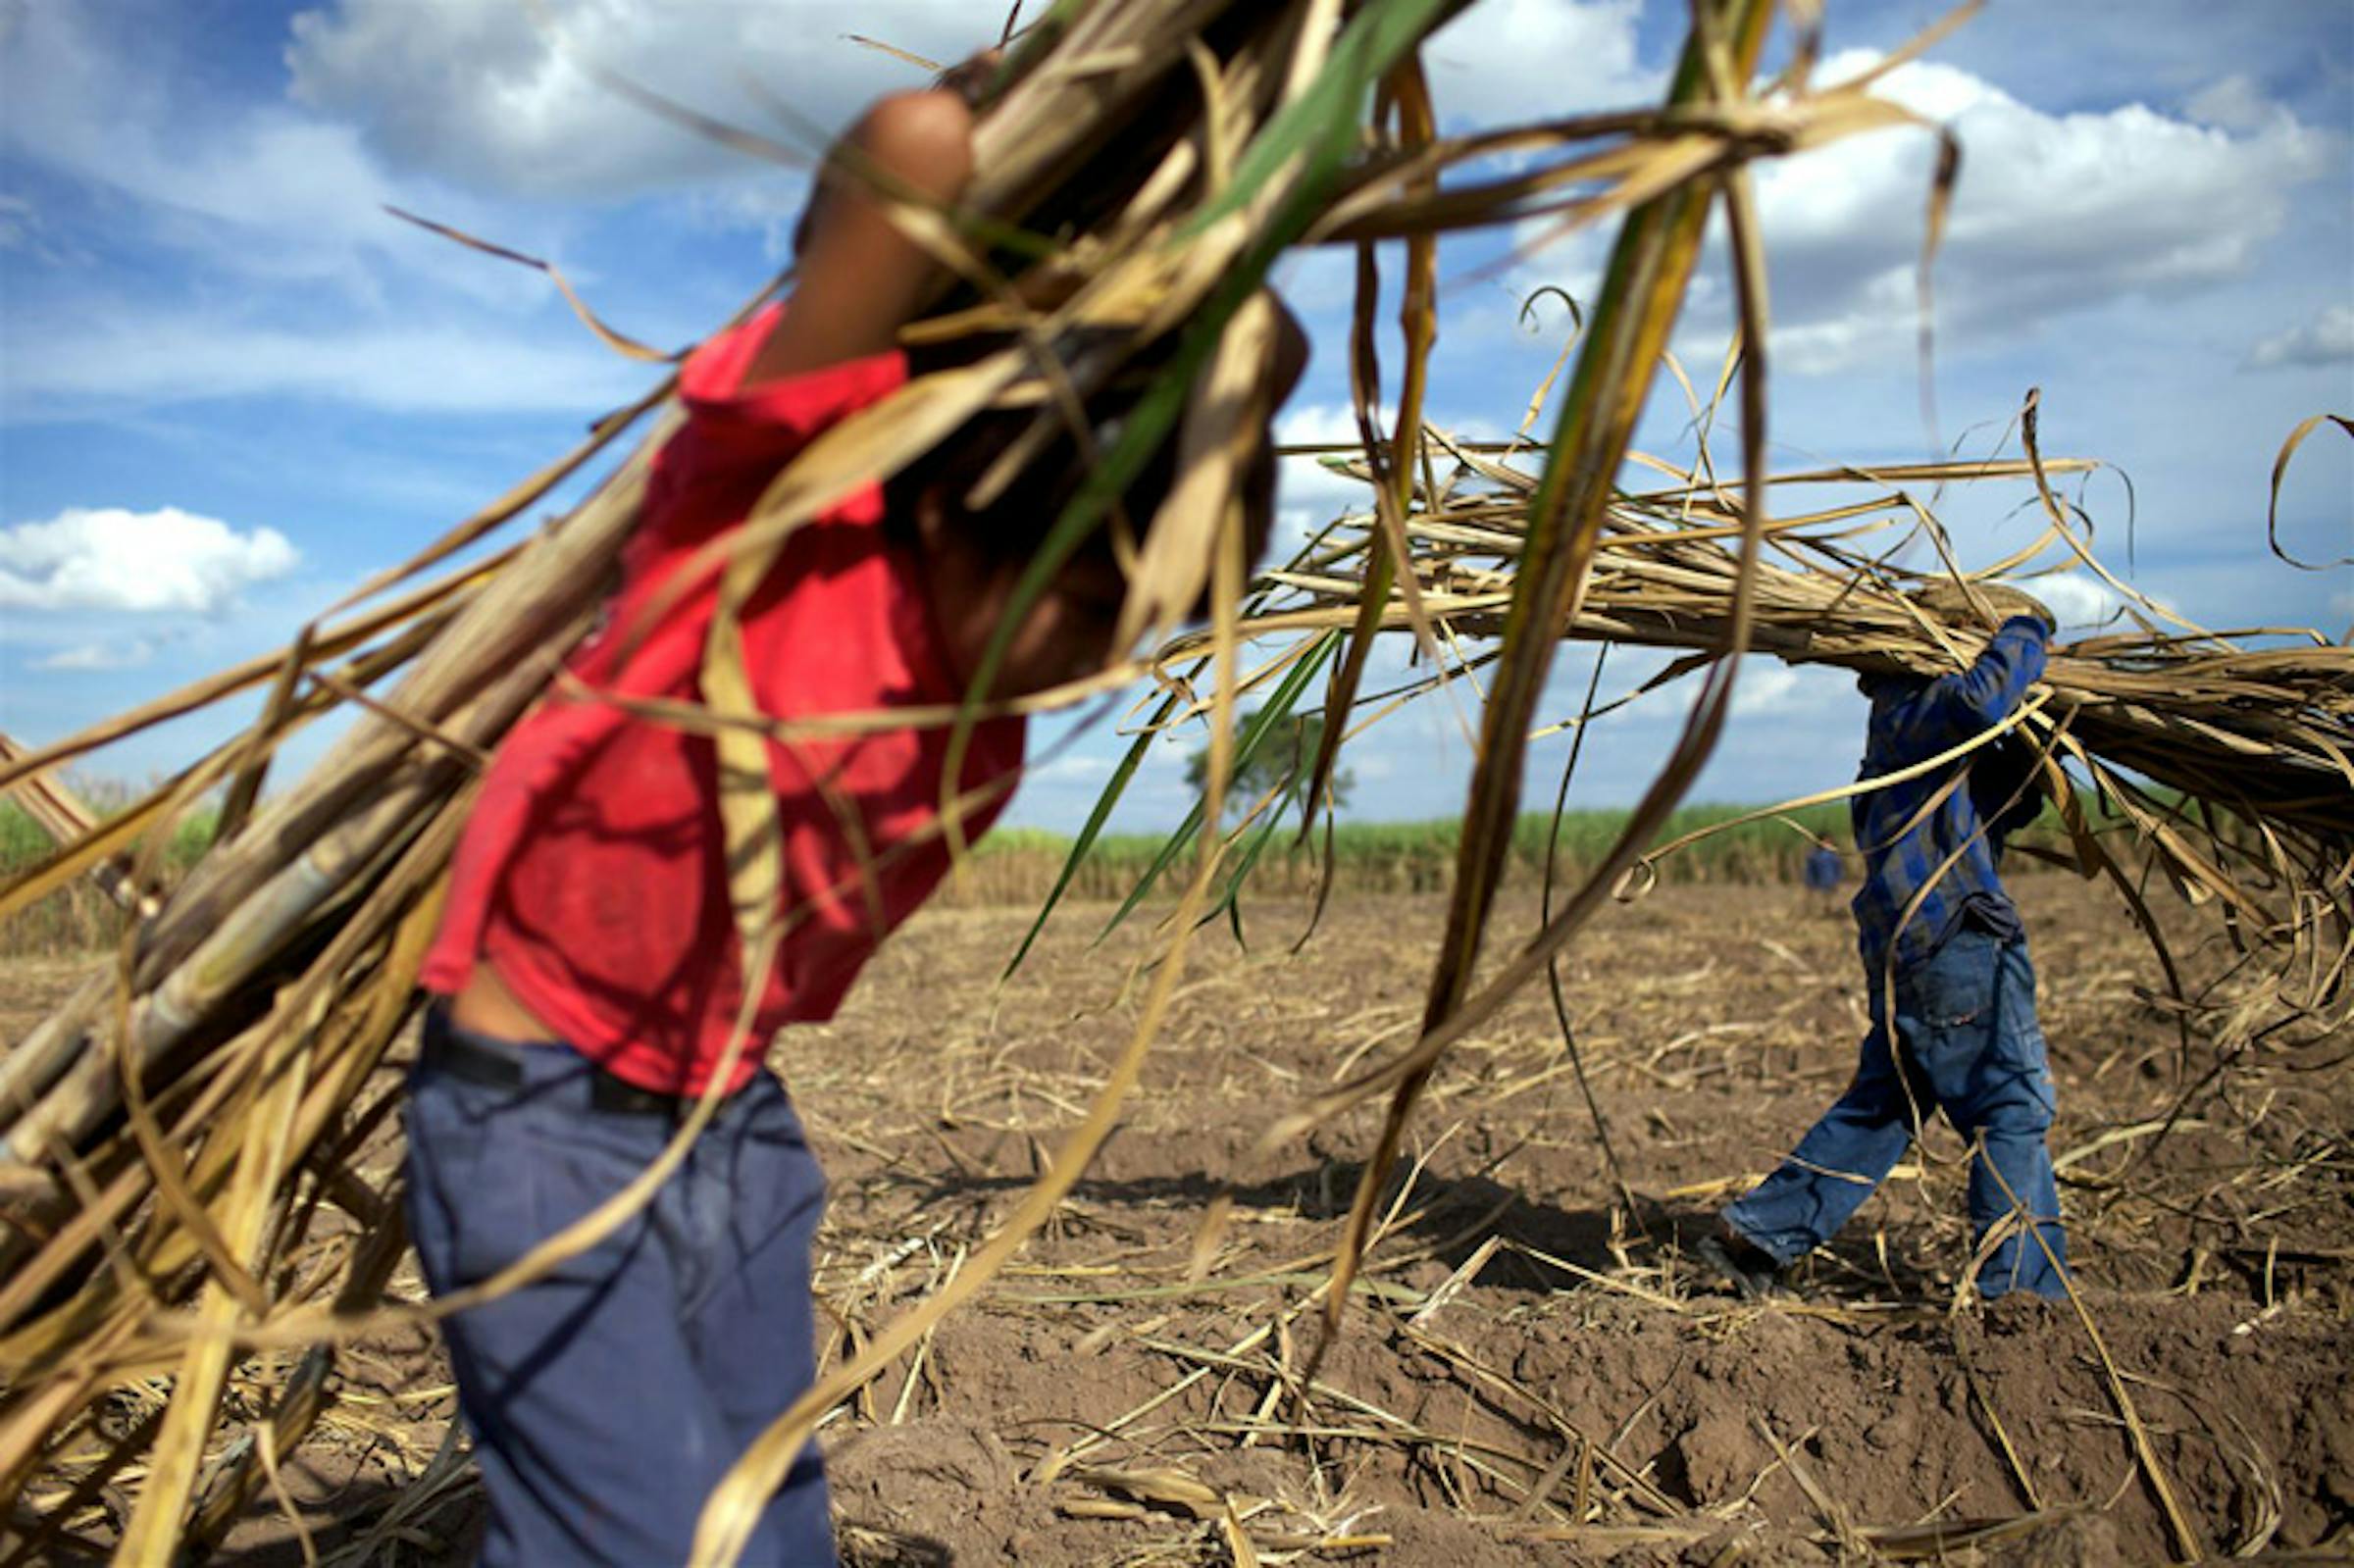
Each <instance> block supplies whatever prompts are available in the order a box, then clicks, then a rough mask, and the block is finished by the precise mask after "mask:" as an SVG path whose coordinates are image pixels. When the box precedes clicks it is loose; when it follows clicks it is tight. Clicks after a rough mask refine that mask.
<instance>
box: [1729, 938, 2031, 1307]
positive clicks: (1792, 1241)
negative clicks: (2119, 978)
mask: <svg viewBox="0 0 2354 1568" xmlns="http://www.w3.org/2000/svg"><path fill="white" fill-rule="evenodd" d="M1895 1003H1896V1005H1895V1007H1894V1009H1893V1017H1891V1009H1889V1008H1888V1007H1887V1006H1886V1005H1885V1004H1884V1001H1883V998H1882V996H1881V994H1880V984H1879V977H1878V976H1877V975H1874V976H1873V977H1872V996H1871V1017H1872V1027H1871V1033H1869V1034H1868V1035H1867V1036H1865V1037H1864V1046H1863V1060H1862V1062H1861V1063H1860V1064H1859V1065H1858V1067H1857V1068H1856V1077H1855V1082H1854V1083H1852V1084H1850V1085H1849V1086H1848V1089H1847V1092H1846V1093H1845V1094H1843V1095H1841V1096H1840V1098H1839V1101H1838V1103H1837V1104H1835V1105H1833V1106H1832V1107H1831V1108H1830V1109H1829V1110H1828V1111H1826V1112H1824V1113H1823V1116H1822V1120H1820V1121H1818V1122H1817V1123H1816V1124H1815V1126H1814V1129H1813V1130H1812V1131H1810V1132H1809V1133H1808V1134H1807V1136H1806V1137H1805V1138H1803V1139H1801V1140H1800V1142H1799V1145H1798V1147H1797V1148H1796V1149H1795V1150H1794V1151H1792V1153H1791V1154H1790V1155H1789V1157H1788V1158H1786V1159H1784V1160H1783V1161H1782V1163H1781V1165H1780V1167H1779V1168H1778V1169H1777V1170H1775V1171H1774V1173H1773V1174H1772V1175H1771V1176H1768V1177H1767V1178H1766V1180H1765V1181H1763V1182H1761V1183H1759V1184H1758V1186H1757V1187H1755V1188H1754V1189H1751V1190H1750V1191H1749V1192H1748V1194H1747V1195H1745V1196H1743V1197H1741V1198H1740V1199H1738V1200H1737V1201H1735V1202H1734V1203H1733V1204H1732V1205H1731V1206H1730V1207H1728V1208H1726V1209H1725V1210H1724V1216H1723V1217H1724V1219H1725V1221H1726V1223H1727V1224H1729V1225H1730V1226H1731V1227H1732V1228H1733V1229H1734V1230H1735V1231H1737V1232H1739V1233H1740V1234H1741V1235H1742V1236H1744V1237H1746V1238H1748V1239H1750V1240H1751V1241H1753V1242H1755V1243H1756V1244H1757V1245H1758V1246H1760V1247H1762V1248H1763V1249H1765V1250H1766V1252H1767V1253H1769V1254H1771V1255H1772V1256H1773V1258H1774V1259H1775V1260H1776V1261H1778V1262H1780V1263H1783V1264H1789V1263H1793V1262H1796V1261H1797V1260H1798V1259H1799V1258H1801V1257H1804V1256H1805V1255H1806V1254H1807V1253H1808V1252H1811V1251H1813V1250H1814V1249H1815V1248H1816V1247H1817V1246H1820V1245H1821V1244H1822V1243H1823V1242H1824V1241H1826V1240H1828V1239H1830V1238H1831V1237H1832V1235H1833V1234H1835V1233H1836V1232H1837V1231H1838V1229H1839V1228H1840V1227H1841V1226H1842V1225H1845V1224H1846V1223H1847V1221H1848V1217H1849V1216H1850V1215H1852V1214H1854V1213H1855V1211H1856V1209H1857V1207H1858V1206H1859V1205H1860V1204H1862V1203H1863V1201H1864V1200H1865V1199H1866V1198H1868V1197H1869V1196H1870V1195H1871V1193H1872V1190H1873V1189H1875V1188H1877V1187H1878V1186H1879V1185H1880V1183H1881V1182H1882V1181H1884V1180H1886V1178H1887V1175H1888V1172H1889V1171H1890V1170H1891V1169H1892V1168H1894V1166H1895V1165H1896V1162H1897V1159H1898V1157H1899V1156H1901V1155H1902V1154H1903V1153H1904V1152H1905V1150H1906V1148H1907V1147H1908V1146H1909V1145H1910V1144H1911V1143H1912V1141H1913V1132H1914V1125H1915V1118H1916V1116H1919V1117H1922V1118H1925V1117H1927V1116H1928V1115H1930V1114H1931V1113H1932V1112H1933V1111H1943V1112H1944V1113H1945V1118H1946V1120H1947V1121H1949V1122H1951V1123H1952V1124H1953V1126H1954V1130H1955V1131H1956V1132H1958V1133H1960V1134H1961V1135H1962V1137H1963V1138H1965V1139H1968V1140H1970V1141H1972V1142H1974V1143H1976V1144H1977V1145H1978V1146H1977V1148H1976V1149H1975V1151H1974V1152H1973V1155H1972V1158H1971V1160H1970V1220H1971V1222H1972V1225H1973V1227H1974V1228H1975V1231H1976V1234H1977V1236H1978V1238H1979V1239H1984V1237H1985V1235H1986V1233H1987V1231H1988V1229H1989V1228H1990V1227H1992V1226H1993V1225H1994V1224H1995V1223H1996V1222H1998V1221H2000V1220H2003V1219H2005V1218H2007V1217H2008V1216H2010V1215H2011V1214H2012V1213H2013V1211H2014V1204H2013V1201H2012V1199H2013V1197H2014V1195H2016V1196H2017V1198H2018V1201H2019V1204H2020V1205H2023V1207H2024V1209H2025V1212H2026V1214H2028V1215H2030V1216H2032V1217H2033V1218H2034V1220H2035V1221H2037V1222H2038V1223H2037V1224H2036V1225H2035V1227H2034V1230H2035V1232H2036V1233H2038V1234H2040V1235H2041V1237H2042V1239H2043V1242H2044V1244H2045V1245H2048V1246H2049V1248H2050V1254H2049V1256H2047V1255H2046V1253H2045V1249H2044V1245H2038V1244H2036V1241H2035V1239H2034V1237H2033V1236H2031V1235H2029V1234H2027V1233H2026V1232H2025V1230H2024V1229H2023V1227H2022V1228H2021V1230H2020V1231H2019V1232H2016V1233H2015V1234H2013V1235H2012V1236H2011V1237H2010V1238H2009V1239H2006V1240H2004V1241H2002V1242H2001V1243H2000V1244H1999V1245H1997V1246H1996V1248H1995V1249H1994V1251H1993V1253H1992V1254H1990V1255H1989V1256H1988V1258H1987V1259H1986V1262H1985V1264H1984V1266H1983V1267H1982V1268H1981V1269H1980V1270H1979V1272H1978V1279H1977V1287H1978V1291H1979V1293H1980V1294H1981V1295H1987V1296H1995V1295H2001V1294H2003V1293H2005V1292H2006V1291H2009V1290H2033V1291H2035V1292H2036V1293H2038V1294H2040V1295H2051V1296H2057V1295H2061V1294H2064V1293H2065V1291H2064V1290H2063V1287H2062V1285H2061V1278H2062V1275H2063V1273H2064V1272H2065V1270H2066V1266H2067V1260H2068V1243H2067V1240H2066V1238H2065V1236H2064V1235H2063V1233H2062V1231H2061V1228H2060V1193H2059V1189H2058V1187H2057V1186H2056V1184H2055V1183H2054V1181H2053V1176H2052V1156H2051V1151H2050V1149H2049V1147H2048V1146H2047V1145H2046V1143H2045V1141H2044V1139H2045V1135H2046V1134H2047V1133H2048V1132H2049V1131H2050V1129H2051V1125H2052V1107H2053V1097H2052V1075H2051V1070H2050V1067H2049V1066H2048V1065H2047V1063H2046V1061H2045V1059H2044V1043H2043V1031H2042V1029H2041V1028H2040V1027H2039V1026H2038V1025H2037V1024H2036V1022H2035V971H2034V969H2033V968H2032V966H2030V965H2029V964H2028V962H2027V947H2026V943H2025V942H2024V941H2023V940H2019V939H2012V940H2004V939H2001V938H1999V937H1996V936H1991V935H1989V934H1987V933H1985V932H1981V931H1976V930H1972V929H1970V928H1968V927H1965V928H1963V929H1962V930H1959V931H1956V932H1955V933H1954V934H1953V935H1952V936H1950V937H1948V938H1947V940H1946V942H1945V944H1944V946H1942V947H1940V948H1939V949H1938V950H1937V952H1936V953H1935V954H1934V955H1933V956H1932V957H1930V958H1928V959H1926V960H1925V961H1923V962H1921V963H1919V964H1915V965H1910V966H1906V967H1903V968H1900V969H1898V970H1897V972H1896V986H1895ZM1892 1023H1893V1026H1894V1029H1893V1033H1894V1035H1895V1037H1896V1039H1897V1041H1898V1042H1899V1043H1900V1045H1901V1047H1902V1061H1901V1063H1900V1062H1899V1061H1898V1060H1896V1059H1894V1058H1893V1057H1892V1054H1891V1052H1890V1049H1889V1037H1890V1033H1891V1028H1890V1026H1891V1024H1892ZM2055 1260H2057V1265H2058V1266H2057V1267H2055Z"/></svg>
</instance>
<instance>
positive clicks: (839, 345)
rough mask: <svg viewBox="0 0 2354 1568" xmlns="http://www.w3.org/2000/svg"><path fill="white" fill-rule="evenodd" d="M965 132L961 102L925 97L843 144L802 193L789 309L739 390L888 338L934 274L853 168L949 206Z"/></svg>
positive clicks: (895, 108) (871, 113)
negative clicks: (804, 212) (805, 208)
mask: <svg viewBox="0 0 2354 1568" xmlns="http://www.w3.org/2000/svg"><path fill="white" fill-rule="evenodd" d="M972 130H973V113H972V110H971V109H970V108H968V107H967V106H966V104H965V102H964V99H963V97H962V96H961V95H959V94H958V93H956V92H953V91H942V90H934V91H930V92H906V93H897V94H895V95H893V96H892V97H889V98H886V99H884V100H882V101H881V102H880V103H878V104H876V105H875V106H874V107H873V108H872V109H870V110H868V111H867V112H866V115H865V117H864V118H863V119H861V120H860V121H859V122H858V124H857V125H856V126H854V127H852V128H851V130H850V131H849V133H848V134H847V135H846V136H844V138H843V145H844V148H846V149H847V153H846V155H845V153H844V152H842V151H838V152H837V153H836V154H835V155H834V156H833V157H830V158H829V159H828V160H827V167H826V169H825V171H824V172H823V173H822V174H821V175H820V176H819V177H818V183H817V188H816V189H815V190H814V191H813V192H812V193H811V195H810V209H809V216H808V218H807V219H806V220H805V221H804V222H803V224H802V241H801V246H800V265H799V277H798V279H797V281H796V283H795V285H794V288H793V302H792V304H791V305H790V306H789V307H788V308H787V310H786V312H785V319H784V321H783V322H782V323H780V324H779V325H778V328H777V329H776V330H775V331H774V332H771V333H770V334H769V336H768V340H767V341H766V342H765V343H763V344H762V345H761V348H760V353H759V355H758V357H756V358H755V359H754V360H753V361H752V364H751V367H750V368H749V369H748V370H747V371H745V373H744V378H743V384H744V385H745V386H747V387H749V386H753V385H757V384H758V383H760V382H762V381H771V380H778V379H783V378H785V377H789V376H797V375H800V374H801V373H803V372H806V371H813V370H817V369H820V368H821V367H823V366H827V365H836V364H840V363H841V362H843V361H844V360H851V359H859V358H863V357H864V356H866V355H869V354H879V353H881V352H883V351H884V350H885V349H887V348H890V347H891V346H892V345H893V343H894V342H896V339H897V335H898V329H899V328H900V327H901V326H902V325H904V324H905V323H906V322H907V320H908V319H909V318H910V317H912V316H913V315H914V314H915V312H916V310H917V309H918V308H919V307H920V306H921V305H922V304H923V302H924V299H925V296H926V295H927V294H928V293H929V291H930V290H931V288H932V286H933V284H934V283H935V282H936V281H937V280H938V277H939V273H940V267H939V264H938V263H936V262H935V261H933V260H932V258H931V257H930V256H929V255H927V254H926V253H925V252H924V250H923V248H922V247H921V246H919V245H917V244H916V242H915V241H914V240H912V239H910V238H908V237H907V236H906V235H905V234H903V233H901V232H900V231H899V229H898V228H897V227H896V226H895V225H894V224H893V222H892V220H891V217H890V214H889V207H888V203H887V202H886V200H885V199H884V198H883V197H882V196H881V195H880V194H879V192H878V191H877V190H876V189H875V188H874V186H873V185H872V184H871V183H870V182H869V181H868V180H866V179H864V178H861V177H860V176H859V174H858V173H857V172H856V170H858V169H861V168H863V169H866V170H870V171H873V172H875V173H877V174H879V175H880V176H881V177H883V180H884V182H885V183H894V182H896V183H897V184H900V185H903V186H905V187H906V188H907V190H908V191H909V192H910V193H911V194H914V195H920V196H923V197H925V198H927V199H929V200H932V201H935V202H940V203H944V204H946V203H952V202H953V201H955V199H956V197H957V196H958V195H959V194H960V193H961V192H962V191H963V189H964V186H965V182H966V181H967V180H969V179H970V178H971V177H972V172H973V148H972Z"/></svg>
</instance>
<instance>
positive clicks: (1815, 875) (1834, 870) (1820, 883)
mask: <svg viewBox="0 0 2354 1568" xmlns="http://www.w3.org/2000/svg"><path fill="white" fill-rule="evenodd" d="M1806 879H1807V903H1808V905H1809V906H1810V907H1811V908H1812V909H1813V910H1814V912H1815V913H1816V914H1817V915H1827V914H1830V913H1831V912H1832V911H1834V910H1835V909H1837V908H1838V906H1839V885H1840V884H1841V883H1842V882H1845V881H1846V880H1847V866H1846V863H1845V862H1843V861H1842V860H1841V859H1840V858H1839V846H1838V845H1837V844H1835V843H1833V842H1831V835H1829V834H1817V835H1815V847H1814V848H1812V849H1810V850H1808V851H1807V865H1806Z"/></svg>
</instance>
